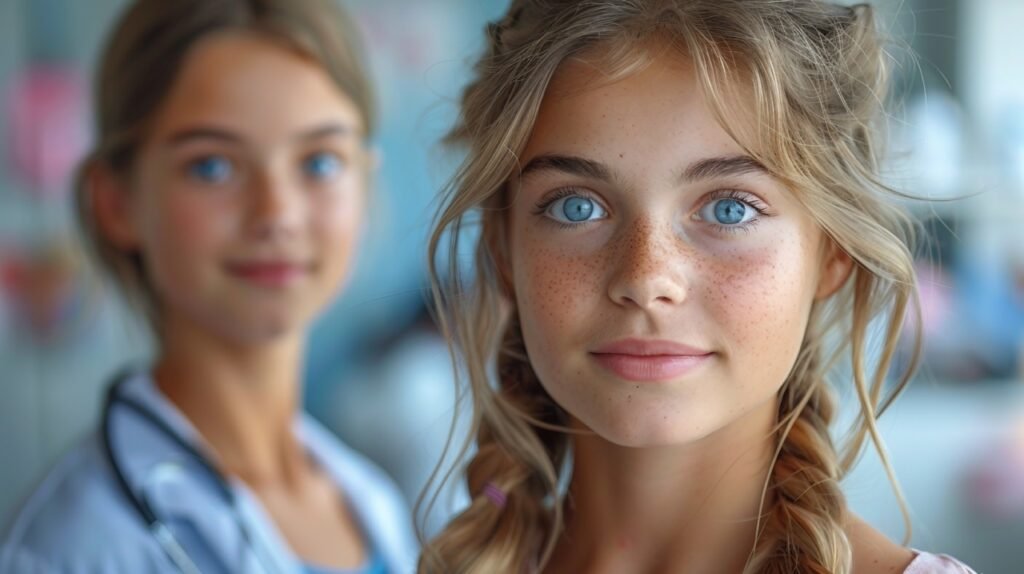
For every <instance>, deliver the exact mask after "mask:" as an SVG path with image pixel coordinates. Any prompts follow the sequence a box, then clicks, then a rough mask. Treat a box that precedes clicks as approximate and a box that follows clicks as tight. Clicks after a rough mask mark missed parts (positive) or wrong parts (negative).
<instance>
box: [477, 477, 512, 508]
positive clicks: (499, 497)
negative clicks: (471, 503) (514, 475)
mask: <svg viewBox="0 0 1024 574" xmlns="http://www.w3.org/2000/svg"><path fill="white" fill-rule="evenodd" d="M483 493H484V496H486V497H487V498H489V499H490V501H491V502H493V503H494V506H497V507H498V508H505V503H506V502H507V501H508V497H507V496H506V495H505V491H504V490H502V489H500V488H498V487H497V486H495V485H494V483H493V482H488V483H487V484H485V485H484V490H483Z"/></svg>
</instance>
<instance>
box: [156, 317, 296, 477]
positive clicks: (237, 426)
mask: <svg viewBox="0 0 1024 574" xmlns="http://www.w3.org/2000/svg"><path fill="white" fill-rule="evenodd" d="M161 335H162V337H161V352H160V355H159V357H158V360H157V363H156V365H155V368H154V377H155V379H156V384H157V386H158V388H159V389H160V391H161V392H162V393H163V394H164V395H165V396H166V397H167V398H168V399H169V400H170V401H171V403H173V404H174V405H175V406H176V407H177V408H178V409H179V410H180V411H181V412H182V413H183V414H184V415H185V417H186V418H188V419H189V421H190V422H191V423H192V425H193V426H195V428H196V429H197V430H198V431H199V433H200V434H201V435H202V437H203V439H204V440H205V441H206V442H207V444H208V446H209V447H211V448H212V450H213V453H214V455H215V456H216V459H217V460H216V463H217V464H218V465H219V466H220V467H221V470H222V471H223V472H224V473H225V474H228V475H232V476H237V477H239V478H241V479H242V480H244V481H245V482H247V483H249V484H250V485H252V486H258V485H260V484H268V483H273V484H282V483H283V484H287V483H289V482H292V481H294V480H296V479H297V477H298V476H299V475H300V474H301V472H302V469H303V468H304V466H305V465H306V460H305V454H304V451H303V449H302V447H301V445H300V444H299V443H298V441H297V439H296V438H295V435H294V433H293V429H292V424H293V421H294V417H295V413H296V411H297V409H298V408H299V400H300V391H301V382H300V376H301V361H302V353H303V348H304V340H303V338H302V337H301V336H295V337H290V338H286V339H282V340H280V341H275V342H273V343H270V344H266V345H259V346H248V345H236V344H232V343H230V342H228V341H225V340H224V339H223V338H219V337H216V336H213V335H212V334H211V333H210V332H209V331H206V330H204V329H202V328H197V327H196V326H195V325H191V324H188V323H185V322H182V321H178V322H171V321H167V322H165V323H164V325H163V329H162V331H161Z"/></svg>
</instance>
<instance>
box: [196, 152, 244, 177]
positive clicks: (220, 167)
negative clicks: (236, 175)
mask: <svg viewBox="0 0 1024 574" xmlns="http://www.w3.org/2000/svg"><path fill="white" fill-rule="evenodd" d="M233 171H234V167H233V166H232V165H231V161H230V160H228V159H227V158H226V157H223V156H219V155H211V156H207V157H203V158H200V159H197V160H195V161H193V162H192V163H190V164H189V166H188V172H189V174H190V175H191V176H192V177H194V178H196V179H198V180H199V181H201V182H203V183H224V182H225V181H227V180H228V179H230V178H231V175H232V172H233Z"/></svg>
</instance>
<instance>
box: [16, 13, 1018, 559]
mask: <svg viewBox="0 0 1024 574" xmlns="http://www.w3.org/2000/svg"><path fill="white" fill-rule="evenodd" d="M348 4H349V6H350V7H351V8H352V9H353V11H354V12H355V13H356V14H357V16H358V19H359V21H360V22H361V23H362V25H363V29H364V32H365V36H366V39H367V42H368V44H369V53H370V55H371V60H372V62H371V63H372V67H373V72H374V76H375V78H376V81H377V85H378V95H379V100H380V103H381V108H380V109H381V119H382V122H381V130H380V133H379V136H378V138H377V141H376V142H375V143H376V145H377V147H378V148H379V151H380V154H381V158H382V164H381V170H380V174H379V177H378V178H377V181H376V182H375V192H374V200H373V205H372V212H371V215H370V217H371V224H370V225H369V227H368V228H369V231H368V233H367V235H366V237H365V241H364V243H363V246H362V251H361V253H360V256H359V260H358V264H357V268H356V269H355V270H354V272H353V279H352V281H351V282H350V285H349V288H348V289H347V290H346V292H345V293H344V295H343V296H342V297H341V298H340V299H339V300H338V301H337V303H336V304H335V305H334V306H333V307H332V308H331V310H330V312H329V313H328V314H327V315H326V316H325V317H324V318H323V320H321V321H320V322H319V323H318V325H317V326H316V329H315V332H314V337H313V343H312V346H311V348H310V352H309V357H308V359H309V361H308V370H307V373H306V394H305V401H306V406H307V408H308V409H309V410H310V411H311V412H312V413H313V414H314V415H315V416H317V417H318V418H320V419H321V420H322V421H323V422H325V423H326V424H327V425H328V426H329V427H330V428H332V429H333V430H334V431H335V432H337V433H338V434H339V435H340V436H341V437H342V438H343V439H344V440H345V441H347V442H348V443H349V444H351V445H353V446H355V447H356V448H359V449H360V450H363V451H364V452H366V453H367V454H368V455H370V456H371V457H373V458H374V459H376V460H377V461H378V462H379V463H380V464H381V465H382V466H384V467H385V468H386V469H387V470H389V471H390V472H392V473H393V474H394V475H395V477H396V479H397V480H398V481H399V484H400V485H401V487H402V488H403V490H404V491H405V492H406V494H407V495H408V496H409V497H410V499H411V500H414V499H415V496H416V494H417V493H418V491H419V489H420V488H421V487H422V485H423V481H424V480H425V477H426V475H427V474H428V473H429V471H430V470H431V468H432V466H433V464H434V463H435V462H436V459H437V457H438V456H439V454H440V451H441V447H442V446H443V441H444V439H445V437H446V435H447V432H448V425H449V421H450V416H451V403H452V397H453V389H452V388H451V376H450V373H449V367H448V363H447V361H448V358H447V354H446V351H445V348H444V345H443V343H442V342H441V341H439V340H438V338H437V336H436V334H434V333H433V331H432V329H431V325H430V321H429V319H428V318H426V317H425V316H424V310H423V302H424V300H425V297H426V293H425V289H426V279H425V275H424V267H425V265H424V264H425V253H424V251H425V245H426V237H427V234H428V230H429V226H430V221H431V217H432V215H433V211H434V207H435V205H436V204H435V201H436V194H437V190H438V189H440V188H441V187H442V185H443V184H444V182H445V180H446V179H447V177H448V176H449V175H450V173H451V170H452V169H453V167H454V165H455V161H456V160H457V158H453V157H452V156H451V155H450V154H447V153H445V151H444V150H443V149H442V148H441V147H440V146H439V144H438V140H439V139H440V137H441V136H442V135H443V133H444V131H445V130H446V129H447V127H448V126H449V125H450V124H451V122H452V119H453V118H454V114H455V103H456V100H457V97H458V94H459V91H460V87H461V86H462V85H463V83H464V82H465V80H466V78H467V74H468V70H469V66H470V64H471V62H472V60H473V57H474V56H475V55H477V54H478V53H479V51H480V50H481V48H482V46H483V25H484V23H485V22H487V21H489V20H492V19H494V18H496V17H497V16H498V15H499V14H500V13H501V12H502V10H503V9H504V6H505V1H503V0H484V1H474V2H467V1H464V0H463V1H460V0H435V1H432V2H422V1H415V0H377V1H372V0H362V1H352V2H349V3H348ZM874 4H875V5H876V6H877V7H878V9H879V12H880V14H881V15H882V18H883V21H884V23H885V27H886V29H887V30H888V31H889V32H890V34H891V35H892V36H893V38H894V40H895V44H894V46H895V48H894V49H895V53H896V54H897V57H895V58H894V60H893V66H894V76H895V78H896V80H897V84H898V85H899V89H898V100H899V102H900V105H899V106H898V107H897V108H895V109H894V111H893V113H892V117H891V121H890V130H891V142H890V148H891V150H892V159H891V161H890V162H889V165H888V166H887V168H886V169H887V175H888V176H889V177H890V178H891V181H892V183H893V185H895V186H897V187H899V188H901V189H903V190H905V191H907V192H909V193H912V194H915V195H919V196H923V197H927V198H930V199H934V200H939V201H933V202H928V203H922V202H911V203H909V204H908V207H909V208H910V209H911V210H912V211H914V212H915V214H917V215H918V216H919V217H920V218H921V220H922V221H923V222H924V223H925V226H926V228H927V229H928V230H929V232H930V235H931V237H932V241H931V244H930V246H929V248H928V249H926V250H924V251H923V252H922V255H921V258H920V261H919V271H920V273H921V278H922V286H921V292H922V299H923V302H924V316H923V319H924V322H925V329H926V347H925V364H924V368H923V369H922V371H921V373H920V375H919V376H918V377H917V379H916V380H915V381H914V382H913V384H912V385H911V388H910V389H909V391H908V392H907V393H906V394H905V395H904V396H903V397H902V398H901V399H900V400H899V401H897V403H896V405H895V406H894V407H893V409H892V411H891V412H889V413H887V414H886V415H885V416H883V417H882V422H881V430H882V433H883V437H884V438H885V439H886V441H887V443H888V447H889V450H890V455H891V458H892V461H893V465H894V467H895V469H896V472H897V476H898V477H899V478H900V480H901V481H902V484H903V488H904V491H905V494H906V496H907V499H908V500H909V502H910V505H911V509H912V512H913V515H914V526H915V531H914V536H913V539H912V541H911V543H912V545H913V546H915V547H917V548H922V549H929V550H940V551H943V552H948V553H951V554H954V555H956V556H958V557H960V558H961V559H963V560H965V561H966V562H968V563H969V564H972V565H973V566H975V567H977V568H978V569H979V571H982V572H986V573H996V574H998V573H1007V574H1010V573H1019V572H1024V547H1022V546H1021V545H1020V544H1019V540H1021V539H1022V536H1024V385H1021V380H1022V377H1024V361H1022V358H1021V357H1022V354H1024V339H1022V333H1024V226H1022V225H1021V221H1024V51H1021V50H1020V49H1019V46H1018V45H1017V44H1018V38H1017V34H1019V33H1020V29H1021V27H1022V26H1024V2H1021V1H1019V0H971V1H967V0H913V1H906V0H884V1H879V2H875V3H874ZM123 5H124V1H123V0H90V1H89V2H80V1H77V0H0V105H2V106H3V107H2V108H0V112H2V113H0V524H2V523H4V522H6V517H7V514H8V512H9V511H10V510H11V509H12V508H13V506H14V505H16V504H17V502H18V501H19V500H20V499H21V497H23V496H24V495H25V494H26V493H27V490H28V489H29V488H31V486H32V484H33V482H34V481H35V480H36V479H38V477H39V476H40V475H41V474H42V473H43V472H44V471H45V469H46V468H47V467H48V465H50V464H52V463H53V461H54V460H55V458H56V457H58V456H59V455H60V453H62V452H63V451H64V450H66V449H67V448H68V447H69V446H70V445H71V444H73V443H74V442H75V441H77V440H80V438H81V437H82V436H83V435H84V434H85V433H86V432H88V430H89V429H90V428H91V427H92V426H93V425H94V424H95V420H96V417H97V412H98V408H99V401H100V395H101V389H102V388H103V386H104V385H105V384H106V383H107V379H108V378H109V377H110V376H111V375H112V374H113V373H114V372H115V371H117V370H119V369H120V368H121V367H122V366H124V365H125V364H126V363H140V362H144V361H145V360H146V358H147V356H148V354H149V352H150V344H149V341H148V339H147V336H146V334H145V330H144V329H143V328H142V327H141V325H139V324H138V323H137V322H136V321H135V320H133V319H132V317H131V315H130V314H129V313H127V312H126V310H125V309H124V307H123V305H122V304H121V302H120V301H118V300H117V299H116V298H114V297H113V296H112V295H111V294H110V293H108V292H106V291H104V290H103V289H102V288H101V286H100V284H99V283H98V281H97V278H96V277H95V276H94V274H93V272H92V271H91V269H90V267H89V265H88V263H87V262H86V261H85V260H84V258H83V256H82V255H81V253H80V250H79V248H78V246H77V239H76V237H75V235H74V231H73V226H72V220H71V216H70V209H69V204H68V187H67V183H66V182H67V170H68V169H69V167H70V166H71V165H73V163H74V161H75V160H76V159H77V157H78V154H80V153H81V151H82V149H84V146H85V145H87V142H88V131H87V129H88V107H87V97H88V93H89V88H88V81H89V77H90V74H91V72H92V70H93V66H94V63H95V59H96V57H97V56H98V50H99V48H100V45H101V41H102V38H103V36H104V34H105V33H106V31H107V30H108V28H109V27H110V25H111V23H112V21H113V19H114V17H115V16H116V15H117V13H118V11H119V10H120V9H121V8H122V7H123ZM900 43H905V44H906V45H907V46H908V47H910V48H911V49H912V50H913V51H914V52H915V53H916V54H917V56H918V57H917V60H916V62H914V61H912V60H909V59H908V58H906V57H903V56H899V54H901V48H900V47H899V45H900ZM952 198H958V199H956V200H955V201H947V200H949V199H952ZM840 387H842V386H841V385H840ZM843 393H844V394H843V397H844V401H843V404H844V406H848V405H851V404H852V403H853V398H852V396H851V395H849V393H848V391H843ZM844 410H845V412H846V414H847V415H848V414H849V412H850V409H849V408H845V409H844ZM381 421H390V422H389V423H388V425H387V426H386V427H385V428H382V425H381V424H380V422H381ZM845 486H846V489H847V492H848V494H849V496H850V500H851V504H852V505H853V507H854V509H855V510H856V511H857V512H859V513H860V514H862V515H863V516H864V517H865V518H866V519H867V520H868V521H869V522H871V523H873V524H875V525H876V526H878V527H879V528H881V529H882V530H883V531H885V532H886V533H888V534H889V535H890V536H893V537H896V538H900V537H902V534H903V528H902V522H901V519H900V515H899V511H898V507H897V505H896V503H895V498H894V496H893V494H892V493H891V491H890V489H889V486H888V483H887V481H886V478H885V475H884V472H883V471H882V468H881V464H880V462H879V460H878V457H877V456H876V455H874V454H872V453H869V454H867V455H865V456H864V457H863V459H862V460H861V462H860V463H859V465H858V466H857V468H856V469H855V470H854V472H853V473H852V475H851V476H850V477H849V478H848V479H847V481H846V483H845ZM459 503H460V497H459V493H458V492H452V493H448V495H447V496H446V497H445V498H444V499H443V500H442V502H441V505H440V510H439V511H438V512H437V513H436V516H432V517H431V519H430V520H429V521H428V525H429V526H430V527H431V528H436V527H437V525H438V524H439V523H440V521H442V520H443V519H444V516H445V515H446V513H447V512H449V511H450V510H451V509H452V508H455V507H457V506H458V504H459Z"/></svg>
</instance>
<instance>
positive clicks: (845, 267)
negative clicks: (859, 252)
mask: <svg viewBox="0 0 1024 574" xmlns="http://www.w3.org/2000/svg"><path fill="white" fill-rule="evenodd" d="M827 241H828V245H827V246H826V248H825V257H824V258H823V260H822V262H821V275H820V276H819V277H818V291H817V293H815V295H814V298H815V299H818V300H821V299H828V298H829V297H831V296H832V295H833V294H834V293H835V292H836V291H838V290H839V289H840V288H841V287H842V286H843V285H844V284H845V283H846V280H847V279H848V278H849V277H850V272H852V271H853V259H852V258H851V257H850V254H848V253H847V252H846V251H843V250H842V249H841V248H840V247H839V246H838V245H837V244H836V242H835V241H833V240H832V239H827Z"/></svg>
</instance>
